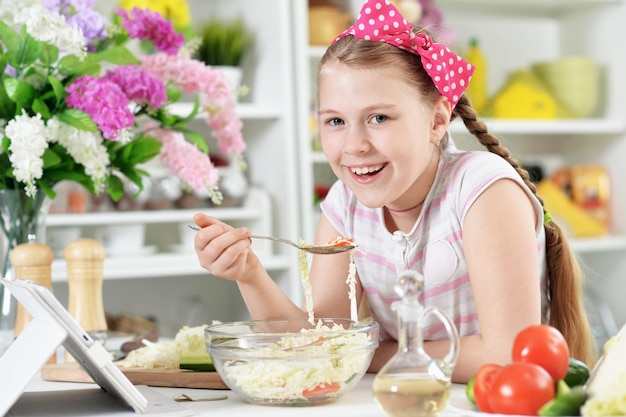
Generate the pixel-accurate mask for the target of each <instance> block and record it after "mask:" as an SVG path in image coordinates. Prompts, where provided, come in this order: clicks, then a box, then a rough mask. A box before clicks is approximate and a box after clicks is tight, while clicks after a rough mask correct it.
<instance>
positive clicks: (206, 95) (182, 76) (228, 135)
mask: <svg viewBox="0 0 626 417" xmlns="http://www.w3.org/2000/svg"><path fill="white" fill-rule="evenodd" d="M141 65H142V67H143V68H144V69H145V70H147V71H150V72H152V73H153V74H154V75H156V76H157V77H158V78H159V79H161V81H163V82H164V83H166V84H167V83H174V84H176V86H177V87H178V88H180V89H182V90H184V91H186V92H187V93H190V94H194V93H202V99H201V106H202V108H203V110H205V111H206V112H207V114H208V116H207V119H206V121H207V124H208V125H209V126H211V128H212V129H213V132H212V134H213V136H214V137H215V138H216V139H217V144H218V147H219V148H220V150H221V151H222V152H223V153H226V154H229V155H233V156H239V155H241V154H242V153H243V152H244V151H245V150H246V143H245V142H244V140H243V135H242V133H241V130H242V127H243V124H242V123H241V119H240V118H239V116H238V115H237V112H236V103H235V100H234V97H233V95H232V92H231V91H230V88H229V86H228V82H227V81H226V77H225V76H224V73H223V72H222V71H220V70H219V69H216V68H212V67H210V66H207V65H205V64H204V63H202V62H200V61H198V60H195V59H191V58H189V57H184V56H178V55H166V54H154V55H148V56H145V57H143V58H142V59H141Z"/></svg>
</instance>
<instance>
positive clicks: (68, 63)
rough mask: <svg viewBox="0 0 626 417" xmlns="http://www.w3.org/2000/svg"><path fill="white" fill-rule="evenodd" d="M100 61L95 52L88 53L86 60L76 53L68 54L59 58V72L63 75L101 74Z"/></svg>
mask: <svg viewBox="0 0 626 417" xmlns="http://www.w3.org/2000/svg"><path fill="white" fill-rule="evenodd" d="M100 69H101V68H100V62H99V60H98V59H97V57H96V56H95V55H93V54H91V55H87V57H85V59H84V60H82V61H81V60H80V59H78V57H77V56H75V55H66V56H64V57H63V58H61V59H60V60H59V73H60V74H61V75H75V76H81V75H92V76H94V77H96V76H98V75H100Z"/></svg>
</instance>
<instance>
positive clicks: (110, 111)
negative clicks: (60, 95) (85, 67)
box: [66, 75, 135, 140]
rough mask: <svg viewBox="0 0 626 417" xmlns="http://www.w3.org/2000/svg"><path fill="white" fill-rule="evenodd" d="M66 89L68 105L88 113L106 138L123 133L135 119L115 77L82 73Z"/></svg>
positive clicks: (116, 137) (114, 137)
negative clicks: (113, 79)
mask: <svg viewBox="0 0 626 417" xmlns="http://www.w3.org/2000/svg"><path fill="white" fill-rule="evenodd" d="M66 91H67V92H68V93H69V95H68V96H67V99H66V101H67V106H68V107H70V108H74V109H78V110H82V111H84V112H85V113H87V114H88V115H89V116H90V117H91V119H92V120H93V121H94V122H95V123H96V124H97V125H98V128H100V131H102V135H103V136H104V137H105V138H107V139H110V140H117V139H118V138H119V137H123V135H124V130H125V129H128V128H130V127H131V126H133V123H134V122H135V117H134V116H133V113H132V112H131V111H130V109H129V108H128V106H129V104H130V102H129V101H128V98H127V97H126V95H125V94H124V93H123V92H122V89H121V88H120V86H118V85H117V84H116V83H114V82H113V81H110V80H106V79H103V78H96V77H92V76H90V75H83V76H82V77H79V78H77V79H76V80H75V81H74V82H73V83H72V84H70V85H69V86H68V87H67V88H66Z"/></svg>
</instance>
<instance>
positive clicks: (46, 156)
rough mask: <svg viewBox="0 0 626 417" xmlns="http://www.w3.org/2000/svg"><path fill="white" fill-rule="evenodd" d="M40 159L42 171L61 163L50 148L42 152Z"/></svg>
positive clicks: (61, 160) (60, 159)
mask: <svg viewBox="0 0 626 417" xmlns="http://www.w3.org/2000/svg"><path fill="white" fill-rule="evenodd" d="M41 159H42V160H43V169H49V168H52V167H55V166H57V165H60V164H61V162H63V159H62V158H61V157H60V156H59V155H58V154H57V153H56V152H55V151H54V150H53V149H51V148H46V149H45V150H44V151H43V156H42V157H41Z"/></svg>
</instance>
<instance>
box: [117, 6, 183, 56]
mask: <svg viewBox="0 0 626 417" xmlns="http://www.w3.org/2000/svg"><path fill="white" fill-rule="evenodd" d="M115 13H116V14H117V15H118V16H121V17H122V19H123V21H122V26H123V27H124V29H126V32H128V35H129V36H130V37H131V38H135V39H144V40H148V41H151V42H152V43H153V44H154V46H155V48H156V49H157V50H159V51H161V52H165V53H166V54H168V55H175V54H176V53H178V50H179V49H180V47H181V46H182V45H183V43H184V42H185V38H184V37H183V35H181V34H178V33H176V31H175V30H174V25H173V24H172V22H171V21H169V20H167V19H165V18H164V17H163V16H161V14H160V13H158V12H154V11H152V10H150V9H140V8H138V7H134V8H133V9H132V10H131V11H130V13H129V12H128V11H127V10H125V9H122V8H118V9H117V10H116V12H115Z"/></svg>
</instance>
